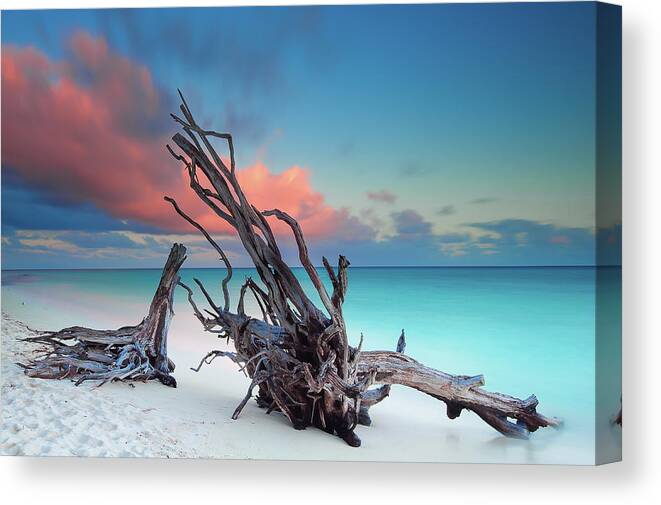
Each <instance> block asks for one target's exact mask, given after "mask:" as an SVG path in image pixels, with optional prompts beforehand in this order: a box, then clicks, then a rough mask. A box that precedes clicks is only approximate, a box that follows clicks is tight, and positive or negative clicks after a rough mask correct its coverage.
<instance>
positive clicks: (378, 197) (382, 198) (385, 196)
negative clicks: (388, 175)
mask: <svg viewBox="0 0 661 505" xmlns="http://www.w3.org/2000/svg"><path fill="white" fill-rule="evenodd" d="M367 199H368V200H372V201H374V202H382V203H387V204H390V205H392V204H393V203H395V201H396V200H397V195H395V194H394V193H391V192H390V191H388V190H386V189H382V190H380V191H368V192H367Z"/></svg>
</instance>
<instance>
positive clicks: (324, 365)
mask: <svg viewBox="0 0 661 505" xmlns="http://www.w3.org/2000/svg"><path fill="white" fill-rule="evenodd" d="M180 95H181V93H180ZM181 100H182V104H181V106H180V110H181V113H182V115H183V117H179V116H176V115H172V117H173V118H174V120H175V121H176V122H177V123H179V125H180V126H181V127H182V129H183V132H184V134H185V135H182V134H180V133H177V134H176V135H174V137H173V138H172V140H173V141H174V143H175V144H176V146H177V147H178V148H179V150H180V152H181V154H180V153H176V152H175V151H174V150H173V149H172V148H171V147H170V146H167V147H168V150H169V151H170V153H171V154H172V156H174V157H175V158H176V159H177V160H179V161H181V162H182V163H183V164H184V166H185V167H186V169H187V171H188V175H189V181H190V186H191V188H192V189H193V191H194V192H195V193H196V194H197V196H198V197H199V198H200V199H201V200H202V201H203V202H204V203H205V204H206V205H207V206H208V207H209V208H210V209H211V210H212V211H213V212H214V213H215V214H216V215H217V216H218V218H219V219H220V220H222V221H224V222H226V223H227V224H229V225H230V226H231V227H232V228H233V229H234V230H236V233H237V234H238V237H239V239H240V240H241V243H242V244H243V247H244V248H245V250H246V252H247V254H248V255H249V257H250V259H251V260H252V262H253V264H254V265H255V268H256V269H257V273H258V275H259V280H260V281H261V282H260V283H259V284H258V283H257V282H255V281H253V280H252V279H248V280H247V281H246V282H245V283H244V284H243V286H242V287H241V290H240V294H239V299H238V303H237V307H236V312H231V311H230V296H229V291H228V289H227V284H228V282H229V281H230V279H231V277H232V267H231V264H230V262H229V260H228V258H227V256H226V255H225V253H224V252H223V249H222V248H221V247H220V246H219V245H218V244H217V243H216V241H214V240H213V238H212V237H211V236H210V235H209V233H207V231H206V230H205V229H204V228H203V227H202V226H201V225H200V224H199V223H197V222H196V221H195V220H193V219H192V218H191V217H190V216H189V215H188V214H186V213H185V211H184V210H182V209H181V208H180V207H179V205H178V204H177V202H175V201H174V200H173V199H172V198H169V197H165V199H166V200H167V201H168V202H170V203H171V204H172V205H173V207H174V209H175V210H176V212H177V213H178V214H179V215H180V216H182V217H183V218H184V219H185V220H186V221H188V223H190V224H191V225H192V226H193V227H195V228H196V229H197V230H199V231H200V232H201V233H202V234H203V235H204V237H205V238H206V239H207V241H208V242H209V243H210V244H211V246H212V247H213V248H214V249H215V250H216V251H217V252H218V254H219V255H220V258H221V259H222V261H223V262H224V264H225V266H226V268H227V275H226V277H225V279H224V281H223V283H222V288H223V303H222V304H218V303H216V302H215V301H214V300H213V298H212V297H211V296H210V294H209V293H208V291H207V290H206V289H205V287H204V286H203V285H202V283H201V282H199V281H198V280H195V282H196V283H197V285H198V286H199V288H200V290H201V291H202V294H203V295H204V297H205V299H206V301H207V303H208V304H209V306H210V309H211V310H210V311H209V310H207V311H205V314H203V313H202V312H201V311H200V310H199V309H198V307H197V305H196V303H195V301H194V300H193V292H192V290H191V289H190V288H189V287H188V286H185V285H183V284H181V283H180V284H181V285H182V286H183V287H184V288H185V289H186V290H187V291H188V298H189V301H190V303H191V305H192V307H193V310H194V311H195V315H196V316H197V318H198V319H199V320H200V322H201V323H202V325H203V327H204V329H205V330H206V331H210V332H214V333H217V334H219V335H220V336H222V337H227V338H228V339H229V340H231V341H232V342H233V344H234V347H235V349H236V352H224V351H212V352H210V353H209V354H208V355H207V356H205V358H204V359H203V360H202V361H201V362H200V366H202V364H204V363H210V362H211V361H212V360H213V359H215V358H216V357H219V356H224V357H229V358H230V359H232V360H233V361H235V362H236V363H237V364H239V365H240V366H241V367H242V369H243V370H244V371H245V372H247V374H248V376H249V377H250V378H251V379H252V382H251V384H250V387H249V388H248V392H247V393H246V395H245V397H244V398H243V400H242V401H241V402H240V404H239V406H238V407H237V409H236V411H235V412H234V415H233V418H236V417H237V416H238V415H239V414H240V412H241V410H242V409H243V407H244V406H245V405H246V403H247V402H248V400H249V399H250V398H251V396H252V394H253V391H254V390H255V388H256V389H257V404H258V405H259V406H260V407H263V408H266V409H267V411H268V412H271V411H273V410H277V411H279V412H282V413H283V414H284V415H285V416H287V418H288V419H289V420H290V421H291V423H292V425H293V427H294V428H296V429H303V428H305V427H307V426H316V427H318V428H320V429H322V430H324V431H326V432H328V433H334V434H337V435H338V436H339V437H341V438H342V439H343V440H345V441H346V442H347V443H348V444H349V445H352V446H359V445H360V439H359V438H358V437H357V436H356V434H355V433H354V429H355V427H356V425H357V424H358V423H363V424H369V421H370V419H369V413H368V409H369V407H370V406H372V405H374V404H375V403H377V402H379V401H381V400H383V399H384V398H385V397H387V396H388V393H389V392H390V385H391V384H403V385H405V386H409V387H413V388H416V389H418V390H420V391H423V392H425V393H427V394H429V395H431V396H433V397H435V398H437V399H439V400H442V401H444V402H445V403H446V404H447V406H448V416H449V417H450V418H455V417H457V416H458V415H459V414H460V412H461V411H462V409H467V410H472V411H474V412H475V413H477V414H478V415H479V416H480V417H481V418H482V419H483V420H485V421H486V422H487V423H488V424H490V425H491V426H493V427H494V428H495V429H497V430H498V431H500V432H501V433H503V434H505V435H508V436H514V437H527V436H528V433H529V432H531V431H535V430H536V429H537V428H539V427H540V426H555V425H557V424H558V422H557V421H556V420H554V419H548V418H546V417H543V416H541V415H540V414H538V413H537V412H536V406H537V399H536V398H535V397H534V396H531V397H530V398H529V399H527V400H519V399H517V398H512V397H510V396H506V395H501V394H499V393H489V392H487V391H484V390H482V389H481V387H480V386H482V385H483V383H484V382H483V378H482V377H481V376H478V377H463V376H452V375H449V374H445V373H443V372H439V371H437V370H433V369H431V368H428V367H425V366H424V365H422V364H420V363H418V362H417V361H415V360H413V359H411V358H409V357H407V356H405V355H404V354H402V353H403V351H404V345H405V341H404V335H403V332H402V336H401V337H400V342H399V343H398V345H397V351H398V352H385V351H377V352H364V353H363V352H361V345H358V347H357V348H356V347H353V346H351V345H350V344H349V340H348V337H347V330H346V326H345V322H344V316H343V313H342V304H343V302H344V297H345V294H346V292H347V285H348V277H347V269H348V267H349V261H348V260H347V259H346V258H345V257H344V256H340V257H339V260H338V264H337V267H335V268H333V267H332V266H331V265H330V263H329V262H328V260H327V259H326V258H323V264H324V267H325V270H326V273H327V275H328V277H329V279H330V282H331V284H332V288H333V289H332V293H328V292H327V290H326V288H325V286H324V284H323V283H322V280H321V278H320V276H319V273H318V271H317V269H316V268H315V267H314V266H313V264H312V262H311V260H310V258H309V256H308V249H307V245H306V243H305V240H304V238H303V232H302V230H301V228H300V226H299V224H298V222H297V221H296V220H295V219H294V218H292V217H291V216H289V215H288V214H286V213H285V212H282V211H280V210H277V209H274V210H267V211H260V210H258V209H257V208H256V207H255V206H254V205H252V204H251V203H250V202H249V201H248V199H247V197H246V195H245V194H244V192H243V189H242V188H241V186H240V184H239V182H238V179H237V177H236V172H235V160H234V146H233V142H232V137H231V135H229V134H227V133H218V132H214V131H209V130H204V129H202V128H201V127H200V126H198V125H197V123H196V122H195V120H194V118H193V115H192V113H191V111H190V109H189V108H188V105H187V104H186V102H185V100H184V98H183V96H181ZM213 138H220V139H224V140H226V141H227V144H228V150H229V159H227V158H225V159H223V158H221V156H220V155H219V154H218V153H217V151H216V150H215V148H214V147H213V145H212V143H211V140H212V139H213ZM226 160H227V161H226ZM268 217H272V218H275V219H278V220H280V221H282V222H284V223H285V224H286V225H287V226H288V227H289V228H290V229H291V231H292V233H293V236H294V239H295V241H296V245H297V246H298V254H299V259H300V262H301V264H302V265H303V267H304V268H305V272H306V274H307V276H308V277H309V278H310V280H311V281H312V285H313V286H314V288H315V290H316V292H317V294H318V296H319V299H320V300H321V302H322V305H323V308H318V307H316V306H315V305H314V303H313V302H312V301H311V299H310V298H309V296H308V294H307V293H305V291H304V290H303V288H302V287H301V284H300V283H299V281H298V279H297V278H296V276H295V275H294V274H293V272H292V270H291V268H290V267H289V266H288V265H287V264H286V263H285V261H284V260H283V258H282V255H281V252H280V248H279V246H278V242H277V240H276V237H275V235H274V233H273V230H272V228H271V225H270V223H269V221H268V220H267V219H266V218H268ZM248 292H250V294H252V295H253V296H254V297H255V299H256V300H257V303H258V305H259V307H260V310H261V314H262V317H261V319H255V318H253V317H250V316H249V315H247V314H246V313H245V311H244V298H245V296H246V294H247V293H248ZM361 344H362V338H361ZM197 370H199V367H198V368H197ZM377 383H381V384H384V386H381V387H380V388H377V389H369V388H370V386H371V385H372V384H377ZM509 419H513V420H514V421H515V422H512V421H511V420H509Z"/></svg>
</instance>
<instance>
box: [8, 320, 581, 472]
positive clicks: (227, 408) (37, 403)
mask: <svg viewBox="0 0 661 505" xmlns="http://www.w3.org/2000/svg"><path fill="white" fill-rule="evenodd" d="M179 328H181V325H179ZM173 329H174V331H177V329H178V326H177V325H174V328H173ZM34 333H35V332H34V330H32V329H30V328H29V327H28V326H26V325H25V324H23V323H21V322H19V321H17V320H15V319H12V318H11V317H10V316H9V315H7V314H5V313H3V315H2V427H1V430H0V433H1V434H0V453H1V454H3V455H26V456H91V457H161V458H162V457H165V458H195V457H201V458H241V459H244V458H247V459H303V460H319V459H328V460H367V461H402V460H406V461H452V462H467V461H483V462H496V461H500V462H513V463H516V462H520V463H524V462H525V463H549V462H561V461H563V460H564V461H566V460H567V452H566V451H567V449H568V448H567V446H566V443H567V442H568V441H569V440H563V439H564V438H565V437H563V433H562V431H555V430H544V431H543V432H539V433H537V434H535V436H534V438H533V439H531V440H529V441H521V440H510V439H507V438H504V437H502V436H501V435H499V434H498V433H496V432H495V431H493V430H492V429H491V428H490V427H488V426H486V425H485V424H484V423H482V422H481V421H480V420H479V419H478V418H477V417H476V416H474V415H472V414H471V413H464V414H463V415H462V416H461V418H460V419H458V420H455V421H450V420H448V419H447V418H446V417H445V415H444V405H442V404H440V403H439V402H437V401H436V400H433V399H432V398H429V397H426V396H425V395H421V394H419V393H417V392H415V391H411V390H407V389H406V388H394V389H393V392H392V394H391V398H389V399H387V400H386V401H384V402H383V403H382V404H381V405H379V406H377V407H375V408H374V409H373V421H374V422H373V425H372V426H371V427H363V426H360V427H358V428H357V433H358V435H359V436H360V437H361V439H362V442H363V444H362V447H360V448H358V449H355V448H351V447H349V446H347V445H346V444H344V442H342V441H341V440H340V439H339V438H337V437H333V436H329V435H327V434H325V433H323V432H321V431H319V430H316V429H311V428H309V429H307V430H305V431H296V430H293V429H292V428H291V427H290V426H289V424H288V422H287V420H286V419H285V418H284V416H282V415H280V414H277V413H274V414H271V415H268V416H267V415H265V413H264V411H263V410H261V409H259V408H258V407H257V405H256V404H255V403H254V402H249V404H248V405H247V407H246V408H245V410H244V411H243V413H242V415H241V417H240V418H239V419H238V420H236V421H233V420H232V419H231V418H230V416H231V414H232V412H233V410H234V408H235V407H236V404H237V403H238V402H239V401H240V399H241V398H242V396H243V395H244V393H245V390H246V387H247V384H248V381H247V379H246V378H245V377H243V375H242V374H240V373H237V370H236V367H235V366H234V365H233V364H232V363H231V362H229V361H227V362H226V361H223V360H220V359H219V360H216V361H215V362H214V363H213V364H212V365H211V366H207V367H205V368H203V369H202V371H201V372H199V373H195V372H193V371H191V370H190V368H189V366H190V365H192V364H194V363H196V361H197V360H199V355H197V354H195V353H191V352H189V351H187V350H186V349H185V348H179V349H178V348H177V346H176V345H175V346H174V347H173V348H172V349H171V352H170V355H171V356H172V357H173V359H174V360H175V362H177V364H178V365H179V366H178V367H177V370H176V371H175V376H176V378H177V381H178V384H179V385H178V387H177V388H176V389H174V388H168V387H165V386H163V385H161V384H160V383H157V382H151V383H137V384H135V386H134V387H132V386H129V385H128V384H124V383H112V384H106V385H105V386H103V387H100V388H96V387H94V385H92V384H83V385H81V386H75V385H74V384H73V382H71V381H69V380H62V381H53V380H42V379H32V378H29V377H27V376H25V375H24V374H23V371H22V369H21V368H20V367H19V366H18V365H16V362H21V361H24V360H25V359H27V358H28V357H29V356H31V355H32V353H34V351H36V350H38V349H39V346H36V345H34V344H30V343H26V342H22V341H20V339H21V338H25V337H27V336H30V335H33V334H34ZM181 341H183V339H181V338H179V339H174V342H181Z"/></svg>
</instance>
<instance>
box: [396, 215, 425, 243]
mask: <svg viewBox="0 0 661 505" xmlns="http://www.w3.org/2000/svg"><path fill="white" fill-rule="evenodd" d="M390 216H391V217H392V220H393V222H394V225H395V232H396V234H397V237H398V238H402V239H405V240H411V239H414V238H421V237H426V236H429V235H430V234H431V223H430V222H428V221H425V219H424V218H423V217H422V216H421V215H420V214H419V213H418V212H416V211H415V210H412V209H407V210H403V211H401V212H393V213H392V214H391V215H390Z"/></svg>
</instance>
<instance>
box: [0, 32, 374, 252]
mask: <svg viewBox="0 0 661 505" xmlns="http://www.w3.org/2000/svg"><path fill="white" fill-rule="evenodd" d="M70 49H71V58H70V59H68V60H66V61H61V62H58V61H52V60H50V59H49V58H48V57H47V56H46V55H45V54H44V53H42V52H41V51H39V50H37V49H35V48H31V47H27V48H18V47H12V46H10V47H6V48H3V50H2V159H3V163H4V165H5V166H6V167H8V168H9V169H11V170H14V171H16V172H17V173H18V174H19V175H20V176H21V177H22V179H23V180H25V181H26V182H27V183H29V184H31V185H33V186H36V187H39V188H42V189H46V190H48V191H49V193H50V194H52V195H55V196H57V197H59V198H61V199H62V200H63V201H70V202H81V201H88V202H92V203H94V204H95V205H96V206H97V207H99V208H101V209H103V210H105V211H107V212H108V213H109V214H110V215H112V216H114V217H116V218H119V219H128V220H134V221H139V222H141V223H146V224H150V225H154V226H156V227H158V228H160V229H162V230H164V231H177V232H181V231H190V230H189V227H188V224H187V223H185V222H183V221H182V220H181V219H180V218H179V217H178V216H176V215H175V214H174V212H173V211H172V209H171V208H170V207H169V206H168V205H167V204H166V203H165V202H163V199H162V197H163V195H166V194H167V195H170V196H172V197H174V198H176V199H177V200H178V201H179V203H180V205H181V207H182V208H184V209H185V210H186V211H187V212H189V213H190V214H191V215H192V216H194V217H195V219H196V220H198V221H199V222H200V223H202V224H203V225H205V226H206V227H208V229H209V230H210V231H212V232H216V233H222V232H227V231H229V230H228V229H227V227H226V225H225V224H224V223H223V222H221V221H220V220H219V219H217V218H216V217H215V215H213V214H212V213H211V211H209V210H207V208H206V207H205V206H204V205H203V204H202V203H201V202H199V201H198V200H197V198H196V197H195V195H194V194H193V193H192V191H191V190H190V189H189V187H188V181H187V175H186V174H185V172H184V170H183V169H182V167H181V166H180V165H179V164H178V163H177V162H176V161H175V160H173V159H172V158H171V157H170V156H169V155H168V153H167V151H166V150H165V144H166V142H168V140H169V136H170V135H169V133H171V130H173V128H174V127H173V125H172V124H170V123H169V122H168V121H169V118H168V116H167V112H169V111H168V110H166V109H167V104H166V103H164V99H163V96H162V94H161V93H159V92H158V89H157V88H156V87H155V85H154V82H153V80H152V77H151V73H150V72H149V70H148V69H147V68H146V67H145V66H143V65H140V64H137V63H136V62H133V61H131V60H129V59H128V58H125V57H123V56H121V55H118V54H116V53H114V52H113V51H112V50H111V49H110V48H109V47H108V45H107V43H106V41H105V40H104V39H102V38H94V37H92V36H91V35H89V34H87V33H85V32H79V33H77V34H75V35H74V36H73V37H72V38H71V40H70ZM167 130H170V132H168V131H167ZM237 174H238V177H239V180H240V181H241V184H242V186H243V187H244V188H245V191H246V193H247V196H248V197H249V198H250V199H251V200H252V202H253V203H254V204H255V205H256V206H257V207H258V208H261V209H266V208H274V207H277V208H280V209H282V210H284V211H286V212H289V213H290V214H292V215H293V216H294V217H296V218H297V219H298V220H299V222H300V223H301V226H302V227H303V230H304V231H305V233H306V234H308V235H309V236H313V237H338V238H342V239H351V238H361V239H363V238H365V237H366V234H367V236H369V234H370V233H371V229H369V228H368V227H366V226H365V225H363V224H361V223H360V222H359V221H358V220H357V219H356V218H355V217H353V216H351V215H350V213H349V211H348V210H347V209H336V208H334V207H332V206H330V205H329V204H328V203H327V202H326V201H325V199H324V196H323V195H322V194H321V193H319V192H318V191H315V190H314V188H313V187H312V185H311V183H310V178H309V173H308V171H307V170H306V169H304V168H300V167H297V166H294V167H291V168H289V169H287V170H285V171H284V172H282V173H279V174H275V173H272V172H270V171H269V169H268V168H267V167H266V166H265V165H264V164H262V163H257V164H255V165H253V166H250V167H247V168H243V169H239V170H238V171H237ZM275 227H276V228H277V229H278V230H282V227H278V226H275Z"/></svg>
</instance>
